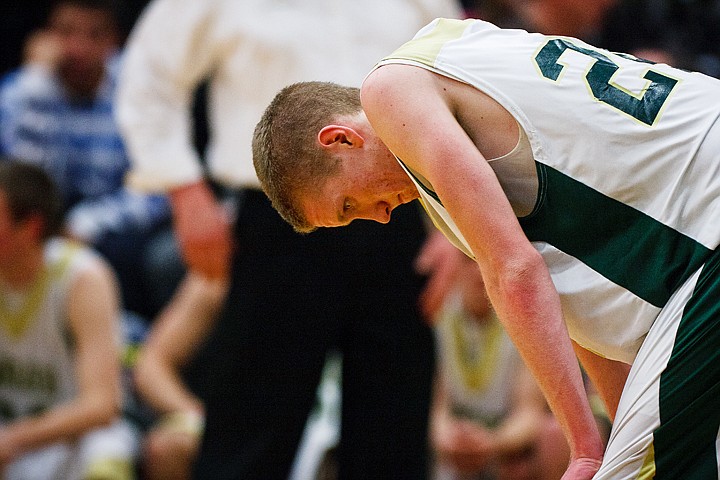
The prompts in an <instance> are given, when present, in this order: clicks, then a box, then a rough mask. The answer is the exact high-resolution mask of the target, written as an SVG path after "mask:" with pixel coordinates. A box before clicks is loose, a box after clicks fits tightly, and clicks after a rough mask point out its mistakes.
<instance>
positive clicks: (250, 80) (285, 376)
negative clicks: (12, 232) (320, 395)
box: [118, 0, 460, 480]
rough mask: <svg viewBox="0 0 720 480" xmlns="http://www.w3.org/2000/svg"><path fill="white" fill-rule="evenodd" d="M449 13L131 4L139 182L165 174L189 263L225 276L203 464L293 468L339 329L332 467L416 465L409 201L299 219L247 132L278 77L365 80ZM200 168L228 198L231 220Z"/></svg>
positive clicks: (205, 470)
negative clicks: (279, 210)
mask: <svg viewBox="0 0 720 480" xmlns="http://www.w3.org/2000/svg"><path fill="white" fill-rule="evenodd" d="M459 15H460V12H459V8H458V5H457V4H456V3H455V1H454V0H394V1H380V0H374V1H370V2H363V4H362V5H361V6H360V5H359V4H357V3H356V2H345V1H329V0H309V1H304V2H285V1H277V0H276V1H258V0H248V1H243V2H238V1H234V0H204V1H202V2H197V1H192V0H155V1H153V2H151V3H150V5H149V7H148V9H147V10H146V11H145V13H144V14H143V16H141V18H140V20H139V22H138V24H137V27H136V29H135V30H134V31H133V33H132V34H131V36H130V38H129V41H128V49H127V57H126V58H125V60H124V67H123V75H122V78H121V82H120V90H119V104H118V107H119V108H118V115H119V117H118V118H119V119H120V123H121V125H122V127H123V131H124V133H125V138H126V140H127V144H128V147H129V149H130V151H131V157H132V159H133V163H134V167H133V171H132V173H131V175H130V180H131V184H132V185H134V186H135V187H136V188H146V189H148V190H152V191H170V193H171V198H172V203H173V215H174V224H175V229H176V233H177V235H178V239H179V241H180V244H181V247H182V250H183V253H184V258H185V259H186V261H187V264H188V266H189V267H190V270H192V271H195V272H197V273H199V274H202V275H205V276H206V277H208V278H225V276H226V275H228V270H230V273H229V275H230V277H231V281H230V287H229V293H228V300H227V301H226V302H225V304H224V306H223V308H222V310H221V313H220V316H219V319H218V322H217V327H216V329H215V331H214V333H213V335H212V337H211V338H210V340H209V342H208V344H207V347H206V348H205V349H204V351H206V352H208V353H207V358H209V360H207V361H208V362H211V363H210V365H211V366H212V368H211V373H210V379H209V381H208V384H209V387H208V388H209V390H208V391H207V400H206V404H205V405H206V429H205V434H204V437H203V442H202V446H201V451H200V455H199V459H198V463H197V465H196V468H195V476H196V478H212V479H214V480H217V479H229V478H243V479H253V478H260V479H275V478H277V479H285V478H287V475H288V472H289V470H290V466H291V464H292V461H293V457H294V455H295V452H296V449H297V445H298V442H299V440H300V438H301V435H302V432H303V429H304V426H305V422H306V419H307V417H308V413H309V412H310V410H311V408H312V406H313V404H314V401H315V392H316V386H317V383H318V381H319V378H320V375H321V371H322V368H323V365H324V362H325V359H326V353H327V352H328V350H330V349H331V348H334V347H337V348H338V350H339V351H340V352H341V354H342V365H343V376H342V388H343V391H342V420H341V424H342V427H341V428H342V431H341V440H340V445H339V447H338V461H339V471H340V473H339V475H340V478H373V479H383V478H393V479H402V478H412V479H422V478H425V477H426V475H427V473H426V458H427V457H426V452H427V436H426V433H427V431H426V430H427V415H428V408H429V400H430V399H429V397H430V387H431V380H432V374H433V370H434V368H433V358H434V356H433V350H432V335H431V332H430V331H429V329H428V327H427V326H426V325H423V322H422V321H421V320H420V318H419V315H418V312H417V309H416V301H417V297H418V294H419V292H420V288H421V287H422V278H421V277H420V276H418V275H417V274H415V273H414V272H413V269H412V261H413V258H414V256H415V254H416V252H417V251H418V249H419V247H420V245H421V243H422V241H423V238H424V225H423V224H422V220H421V213H420V212H419V211H418V210H419V209H418V208H417V206H416V205H408V206H407V207H406V208H402V209H398V211H397V212H396V214H394V215H393V221H392V222H391V226H390V227H385V228H380V226H376V225H372V224H370V223H368V222H365V223H358V224H357V225H354V226H353V228H351V229H348V230H345V231H323V232H317V233H315V234H313V235H309V236H300V235H298V234H296V233H295V232H293V231H292V230H291V229H290V228H289V227H288V226H287V225H286V224H285V223H284V222H283V221H282V220H281V219H280V218H279V216H278V215H277V214H276V213H275V211H274V210H273V209H272V207H271V206H270V203H269V201H268V200H267V198H266V197H265V195H264V194H263V193H262V191H261V190H260V189H259V185H258V182H257V179H256V177H255V173H254V168H253V166H252V161H251V145H250V143H251V137H252V132H253V129H254V127H255V124H256V123H257V121H258V120H259V118H260V116H261V114H262V111H263V110H264V108H265V106H266V104H267V103H268V102H269V101H270V99H271V98H272V97H273V96H274V94H275V93H276V92H277V91H278V90H279V89H280V88H282V87H284V86H286V85H287V84H288V83H291V82H293V81H298V80H309V79H321V80H322V79H325V80H335V81H341V82H343V83H348V84H354V85H359V84H360V82H361V81H362V79H363V77H364V75H365V73H366V71H367V70H368V69H369V68H370V67H371V66H372V65H373V64H374V63H375V62H376V61H377V60H378V59H379V58H380V57H381V56H382V55H384V54H386V53H387V52H389V51H391V50H392V49H394V48H395V47H397V45H399V44H401V43H402V42H403V41H404V40H405V38H406V37H407V36H409V35H412V34H414V33H415V32H416V31H417V29H418V28H420V27H421V26H422V25H424V24H425V23H427V22H428V21H430V20H431V19H432V18H434V17H436V16H449V17H457V16H459ZM207 79H209V89H208V90H209V93H210V98H209V124H210V125H209V126H210V131H211V138H210V143H209V146H208V150H207V155H206V156H205V155H203V154H201V153H199V152H197V151H195V150H194V149H193V148H192V143H193V142H192V139H191V138H190V136H191V123H190V117H191V115H190V105H191V103H192V98H193V92H194V91H195V89H196V88H197V87H198V86H199V85H200V84H201V83H203V82H204V81H206V80H207ZM202 156H205V159H206V162H205V163H206V164H207V166H208V170H207V172H205V171H203V168H202V165H203V162H201V161H200V158H201V157H202ZM205 173H208V174H209V176H211V177H212V179H213V180H214V181H215V182H218V183H220V184H221V186H222V187H223V189H228V190H230V191H231V192H232V194H233V195H234V196H235V197H236V198H237V199H238V205H237V212H236V213H237V220H236V221H235V224H234V227H232V228H231V226H230V221H229V219H228V216H227V214H226V212H225V211H224V210H223V209H222V208H221V207H220V206H219V205H218V203H217V200H216V198H215V197H214V195H213V193H212V192H211V190H210V187H209V185H208V182H206V181H204V180H203V176H204V174H205ZM231 229H234V238H233V239H231V232H230V231H231ZM233 248H234V249H235V250H234V252H235V253H234V255H233V254H231V251H232V250H233ZM231 258H232V261H230V259H231Z"/></svg>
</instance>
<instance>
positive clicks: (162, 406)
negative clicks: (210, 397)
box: [135, 352, 203, 413]
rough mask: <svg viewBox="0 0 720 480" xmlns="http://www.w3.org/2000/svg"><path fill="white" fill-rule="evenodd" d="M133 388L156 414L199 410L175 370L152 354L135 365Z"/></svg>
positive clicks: (197, 401) (146, 354)
mask: <svg viewBox="0 0 720 480" xmlns="http://www.w3.org/2000/svg"><path fill="white" fill-rule="evenodd" d="M135 385H136V387H137V389H138V393H139V394H140V395H141V396H142V398H143V400H145V401H146V402H147V403H148V405H150V406H151V407H152V408H153V409H154V410H156V411H157V412H159V413H170V412H178V411H197V412H201V411H202V410H203V405H202V402H201V401H200V399H199V398H197V397H196V396H195V395H193V393H192V392H191V391H190V390H189V389H188V388H187V387H186V386H185V384H184V382H183V381H182V379H181V378H180V375H179V373H178V372H177V370H176V369H175V368H174V367H173V366H172V365H170V364H168V363H167V362H166V361H165V360H164V359H163V358H161V357H158V356H157V355H154V354H153V353H152V352H147V353H144V354H143V355H142V356H141V358H140V360H139V361H138V364H137V366H136V368H135Z"/></svg>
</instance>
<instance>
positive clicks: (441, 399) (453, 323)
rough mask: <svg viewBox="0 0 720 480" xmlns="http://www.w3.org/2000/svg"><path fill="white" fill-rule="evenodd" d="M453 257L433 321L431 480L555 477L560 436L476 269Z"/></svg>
mask: <svg viewBox="0 0 720 480" xmlns="http://www.w3.org/2000/svg"><path fill="white" fill-rule="evenodd" d="M453 248H454V247H453ZM454 255H456V256H458V257H459V261H460V266H459V268H458V271H457V277H456V278H457V280H456V282H455V284H454V288H453V289H452V290H451V291H450V293H449V294H448V295H447V297H446V298H445V301H444V302H443V304H442V308H441V309H440V310H439V312H438V314H437V315H436V317H435V318H434V321H435V324H434V325H435V332H436V338H437V344H438V349H437V351H438V376H437V379H436V385H435V397H434V403H433V409H432V411H433V415H432V417H431V418H432V422H431V440H432V445H433V447H434V450H435V453H436V466H435V474H434V480H500V479H502V480H540V479H543V480H544V479H547V480H559V479H560V477H561V476H562V474H563V473H564V471H565V468H566V467H567V465H568V462H569V460H570V450H569V447H568V445H567V442H566V441H565V438H564V437H563V435H562V431H561V430H560V427H559V425H557V421H556V420H555V418H554V416H553V415H552V413H551V412H550V410H549V409H548V407H547V403H546V402H545V398H544V397H543V394H542V391H541V390H540V388H539V387H538V385H537V383H536V382H535V379H534V378H533V377H532V375H531V374H530V372H529V370H528V369H527V368H526V367H525V365H524V364H523V362H522V359H521V358H520V355H519V354H518V352H517V350H516V349H515V346H514V345H513V344H512V342H511V340H510V337H509V336H508V335H507V333H505V330H504V329H503V327H502V325H501V324H500V321H499V320H498V318H497V315H496V314H495V312H494V310H493V309H492V306H491V305H490V300H489V299H488V298H487V295H486V293H485V285H484V283H483V281H482V276H481V275H480V269H479V268H478V267H477V264H476V263H475V262H474V261H472V260H471V259H470V258H469V257H466V256H465V255H463V254H462V252H460V251H459V250H457V249H455V253H454Z"/></svg>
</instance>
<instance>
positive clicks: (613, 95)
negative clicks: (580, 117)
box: [535, 38, 677, 125]
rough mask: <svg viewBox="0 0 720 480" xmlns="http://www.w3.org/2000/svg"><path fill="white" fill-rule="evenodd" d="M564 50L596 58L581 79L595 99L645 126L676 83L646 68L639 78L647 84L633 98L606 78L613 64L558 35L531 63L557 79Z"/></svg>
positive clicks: (655, 116) (553, 78)
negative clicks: (584, 81) (533, 62)
mask: <svg viewBox="0 0 720 480" xmlns="http://www.w3.org/2000/svg"><path fill="white" fill-rule="evenodd" d="M567 49H571V50H574V51H576V52H579V53H582V54H584V55H587V56H589V57H592V58H594V59H595V60H596V61H595V63H594V64H593V66H592V67H591V68H590V70H589V71H588V72H587V74H586V75H585V80H586V81H587V83H588V85H589V86H590V90H591V91H592V93H593V96H594V97H595V98H596V99H598V100H600V101H601V102H603V103H606V104H608V105H611V106H613V107H615V108H617V109H618V110H620V111H622V112H625V113H627V114H628V115H630V116H632V117H634V118H636V119H638V120H640V121H641V122H643V123H645V124H647V125H652V124H653V123H654V122H655V119H656V118H657V116H658V113H659V112H660V109H661V108H662V106H663V103H665V100H667V98H668V95H670V92H671V91H672V89H673V87H675V84H677V80H675V79H673V78H670V77H667V76H665V75H663V74H661V73H658V72H655V71H653V70H648V71H647V73H645V75H644V76H643V78H645V79H646V80H649V81H650V84H649V85H648V86H647V88H645V89H644V91H643V94H642V95H641V96H639V97H636V96H634V95H632V94H630V93H628V92H626V91H624V90H622V89H621V88H618V87H616V86H615V85H612V84H611V83H610V79H611V78H612V76H613V75H614V74H615V72H617V70H618V69H619V68H620V67H619V66H618V64H617V63H615V62H613V61H612V60H611V59H610V58H608V57H607V56H606V55H603V54H602V53H600V52H597V51H595V50H590V49H587V48H583V47H578V46H577V45H573V44H572V43H570V42H568V41H567V40H564V39H560V38H556V39H552V40H549V41H548V42H547V43H546V44H545V46H544V47H543V48H542V49H540V51H539V52H538V54H537V55H535V63H537V65H538V67H539V68H540V71H541V72H542V74H543V76H545V78H549V79H550V80H557V79H558V77H559V76H560V73H561V72H562V70H563V68H565V67H564V66H563V65H560V64H559V63H558V59H559V58H560V55H562V54H563V52H565V50H567ZM623 58H627V59H630V60H634V61H637V62H645V63H652V62H646V61H644V60H640V59H638V58H635V57H631V56H625V55H623Z"/></svg>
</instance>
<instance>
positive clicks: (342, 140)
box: [318, 125, 365, 148]
mask: <svg viewBox="0 0 720 480" xmlns="http://www.w3.org/2000/svg"><path fill="white" fill-rule="evenodd" d="M364 141H365V140H364V139H363V137H362V136H361V135H360V134H359V133H358V132H357V131H356V130H355V129H353V128H351V127H348V126H345V125H327V126H325V127H323V128H322V129H321V130H320V132H319V133H318V142H320V145H322V146H323V147H326V148H333V147H338V146H346V147H350V148H353V147H355V148H357V147H361V146H362V145H363V143H364Z"/></svg>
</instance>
